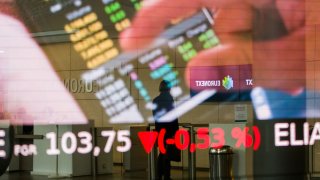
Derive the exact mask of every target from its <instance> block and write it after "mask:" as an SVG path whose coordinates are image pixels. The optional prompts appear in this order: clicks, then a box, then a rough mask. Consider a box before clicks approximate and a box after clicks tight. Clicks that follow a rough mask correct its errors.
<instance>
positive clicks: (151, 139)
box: [138, 131, 158, 154]
mask: <svg viewBox="0 0 320 180" xmlns="http://www.w3.org/2000/svg"><path fill="white" fill-rule="evenodd" d="M138 136H139V138H140V141H141V144H142V145H143V147H144V150H145V151H146V152H147V153H148V154H149V153H150V152H151V150H152V148H153V146H154V143H155V142H156V140H157V137H158V132H153V131H151V132H138Z"/></svg>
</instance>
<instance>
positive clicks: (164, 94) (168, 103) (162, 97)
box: [153, 80, 181, 180]
mask: <svg viewBox="0 0 320 180" xmlns="http://www.w3.org/2000/svg"><path fill="white" fill-rule="evenodd" d="M159 91H160V94H159V96H157V97H156V98H155V99H154V100H153V103H154V104H156V105H157V108H156V109H155V110H153V116H154V119H155V124H156V131H157V132H160V130H161V129H165V130H166V134H165V137H164V142H166V140H167V139H169V138H174V135H175V133H176V132H177V131H178V129H179V124H178V119H175V120H174V121H172V122H166V123H161V122H159V121H158V117H159V116H161V114H162V113H163V112H169V111H171V110H172V109H173V108H174V105H173V103H174V101H173V97H172V96H171V94H170V83H169V82H168V81H165V80H163V81H161V83H160V86H159ZM166 149H167V152H166V154H162V153H161V152H160V153H159V156H158V159H157V179H162V177H164V179H165V180H167V179H171V178H170V170H171V164H170V161H176V162H180V161H181V153H180V150H179V149H177V148H176V147H175V146H174V145H166Z"/></svg>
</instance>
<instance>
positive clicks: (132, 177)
mask: <svg viewBox="0 0 320 180" xmlns="http://www.w3.org/2000/svg"><path fill="white" fill-rule="evenodd" d="M171 172H172V179H174V180H181V179H188V172H187V171H186V170H185V171H183V170H179V169H173V170H172V171H171ZM196 174H197V176H196V177H197V178H196V179H197V180H198V179H199V180H207V179H209V172H208V170H198V171H197V172H196ZM55 179H64V180H91V179H94V180H140V179H142V180H143V179H148V173H147V172H146V171H134V172H132V171H130V172H124V171H123V170H122V169H121V166H114V169H113V174H107V175H98V176H96V177H92V176H82V177H72V178H48V176H37V175H30V173H29V172H10V173H6V174H4V175H3V176H1V177H0V180H55ZM235 179H242V178H235ZM245 179H246V178H245ZM248 179H252V178H248ZM278 179H279V178H278ZM310 180H320V177H319V178H311V179H310Z"/></svg>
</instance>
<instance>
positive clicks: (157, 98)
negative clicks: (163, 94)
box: [152, 95, 160, 102]
mask: <svg viewBox="0 0 320 180" xmlns="http://www.w3.org/2000/svg"><path fill="white" fill-rule="evenodd" d="M159 99H160V95H158V96H157V97H155V98H154V99H153V101H152V102H157V101H159Z"/></svg>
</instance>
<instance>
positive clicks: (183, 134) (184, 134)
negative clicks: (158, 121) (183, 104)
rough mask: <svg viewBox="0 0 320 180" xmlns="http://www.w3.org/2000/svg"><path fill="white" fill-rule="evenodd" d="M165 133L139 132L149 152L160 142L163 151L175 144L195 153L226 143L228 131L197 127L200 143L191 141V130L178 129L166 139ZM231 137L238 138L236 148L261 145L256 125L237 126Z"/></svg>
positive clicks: (163, 130) (255, 148)
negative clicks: (172, 135) (197, 150)
mask: <svg viewBox="0 0 320 180" xmlns="http://www.w3.org/2000/svg"><path fill="white" fill-rule="evenodd" d="M165 135H166V130H165V129H162V130H160V132H155V131H146V132H139V133H138V136H139V139H140V141H141V143H142V145H143V147H144V149H145V151H146V152H147V153H150V152H151V150H152V149H153V147H154V145H155V142H158V147H159V151H160V152H161V153H166V151H167V150H166V147H167V146H166V145H175V146H176V147H177V148H178V149H180V150H189V151H190V152H192V153H193V152H195V151H196V149H208V148H210V147H212V148H219V147H222V146H224V145H225V144H226V140H225V135H226V133H225V131H224V129H222V128H213V129H211V130H209V129H208V128H199V129H197V131H196V138H197V140H198V141H200V142H199V143H195V142H191V141H190V138H191V137H190V134H189V132H188V131H187V130H184V129H180V130H178V131H177V132H176V134H175V136H174V137H172V138H168V139H166V140H165V139H164V137H165ZM231 137H232V138H233V139H235V140H236V143H235V144H234V147H236V148H240V147H245V148H250V147H253V149H254V150H258V149H259V147H260V143H261V142H260V141H261V138H260V131H259V129H258V128H257V127H256V126H253V127H252V128H251V131H250V128H249V127H244V128H240V127H235V128H233V129H232V130H231Z"/></svg>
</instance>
